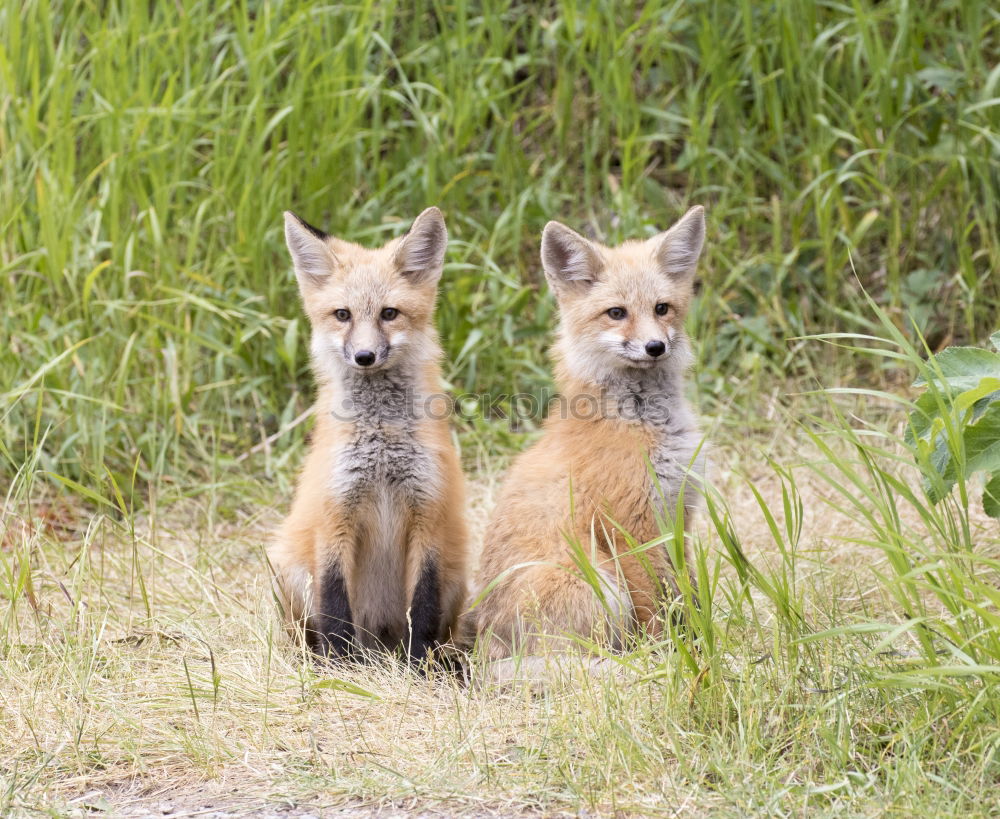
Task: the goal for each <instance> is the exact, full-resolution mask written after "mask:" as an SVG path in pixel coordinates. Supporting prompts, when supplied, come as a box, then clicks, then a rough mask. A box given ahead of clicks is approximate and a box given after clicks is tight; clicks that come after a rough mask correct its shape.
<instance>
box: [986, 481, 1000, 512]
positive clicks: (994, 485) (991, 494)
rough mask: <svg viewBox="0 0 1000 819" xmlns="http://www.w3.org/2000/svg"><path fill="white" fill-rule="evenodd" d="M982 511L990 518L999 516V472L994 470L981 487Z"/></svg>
mask: <svg viewBox="0 0 1000 819" xmlns="http://www.w3.org/2000/svg"><path fill="white" fill-rule="evenodd" d="M983 511H984V512H986V514H987V515H989V516H990V517H991V518H1000V472H994V473H993V477H992V478H990V479H989V480H988V481H987V482H986V486H985V487H984V488H983Z"/></svg>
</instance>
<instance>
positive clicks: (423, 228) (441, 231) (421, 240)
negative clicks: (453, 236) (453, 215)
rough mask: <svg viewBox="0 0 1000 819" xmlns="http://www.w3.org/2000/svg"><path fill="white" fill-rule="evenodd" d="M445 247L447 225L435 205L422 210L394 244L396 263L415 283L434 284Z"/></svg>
mask: <svg viewBox="0 0 1000 819" xmlns="http://www.w3.org/2000/svg"><path fill="white" fill-rule="evenodd" d="M447 249H448V228H446V227H445V226H444V216H442V215H441V211H439V210H438V209H437V208H427V210H425V211H424V212H423V213H421V214H420V215H419V216H418V217H417V218H416V220H415V221H414V222H413V225H412V226H411V227H410V230H409V232H408V233H407V234H406V235H405V236H404V237H403V238H402V239H401V240H400V242H399V247H397V248H396V266H397V268H398V269H399V272H400V274H401V275H402V276H404V277H405V278H407V279H409V280H410V281H411V282H413V283H414V284H437V281H438V279H440V278H441V271H442V270H443V269H444V252H445V250H447Z"/></svg>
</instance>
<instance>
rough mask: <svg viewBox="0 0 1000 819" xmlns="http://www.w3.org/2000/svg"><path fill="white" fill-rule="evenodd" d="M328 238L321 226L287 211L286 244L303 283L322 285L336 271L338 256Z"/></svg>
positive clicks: (308, 285) (301, 283)
mask: <svg viewBox="0 0 1000 819" xmlns="http://www.w3.org/2000/svg"><path fill="white" fill-rule="evenodd" d="M328 238H329V237H328V236H327V235H326V234H325V233H324V232H323V231H322V230H320V229H319V228H315V227H313V226H312V225H310V224H309V223H308V222H306V221H304V220H302V219H300V218H299V217H298V216H296V215H295V214H294V213H292V212H291V211H290V210H286V211H285V244H287V245H288V252H289V253H291V254H292V263H293V264H294V265H295V275H296V277H297V278H298V280H299V286H300V287H303V288H305V287H319V286H320V285H322V284H323V282H325V281H326V280H327V278H328V277H329V276H330V274H331V273H332V272H333V268H334V265H335V263H336V259H335V257H334V255H333V253H332V252H331V251H330V248H329V246H328V245H327V243H326V240H327V239H328Z"/></svg>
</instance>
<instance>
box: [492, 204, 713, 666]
mask: <svg viewBox="0 0 1000 819" xmlns="http://www.w3.org/2000/svg"><path fill="white" fill-rule="evenodd" d="M704 237H705V217H704V211H703V209H702V208H701V207H696V208H692V209H691V210H690V211H688V212H687V213H686V214H685V215H684V216H683V218H681V219H680V221H678V222H677V223H676V224H675V225H674V226H673V227H672V228H670V229H669V230H668V231H666V232H665V233H661V234H659V235H658V236H654V237H653V238H651V239H648V240H646V241H630V242H626V243H624V244H622V245H620V246H619V247H614V248H610V247H605V246H603V245H600V244H598V243H596V242H591V241H589V240H587V239H585V238H584V237H582V236H580V235H579V234H577V233H575V232H574V231H572V230H570V229H569V228H567V227H565V226H563V225H561V224H559V223H558V222H550V223H549V224H548V225H546V227H545V232H544V234H543V236H542V265H543V267H544V269H545V275H546V278H547V279H548V281H549V284H550V286H551V287H552V289H553V290H554V292H555V295H556V298H557V300H558V303H559V313H560V324H559V331H558V337H557V341H556V345H555V350H554V352H555V358H556V382H557V385H558V388H559V393H560V395H561V396H562V398H563V400H562V404H561V408H560V410H559V411H557V412H555V413H550V415H549V418H548V420H547V421H546V423H545V427H544V435H543V437H542V438H541V440H539V441H538V442H537V443H536V444H535V445H534V446H532V447H531V448H530V449H528V450H527V451H526V452H524V453H523V454H522V455H521V456H520V457H519V458H518V459H517V460H516V461H515V463H514V465H513V467H512V468H511V470H510V472H509V474H508V476H507V478H506V481H505V483H504V486H503V489H502V491H501V494H500V497H499V500H498V502H497V506H496V510H495V511H494V513H493V517H492V519H491V521H490V523H489V525H488V527H487V534H486V540H485V543H484V545H483V553H482V557H481V561H480V567H479V572H478V577H477V586H478V587H479V588H480V589H481V590H487V593H486V595H485V597H484V598H483V600H482V602H481V603H480V605H479V607H478V608H477V610H476V612H477V613H476V620H477V627H478V630H479V632H480V634H481V635H482V636H483V638H484V639H485V640H486V641H487V644H486V651H487V653H488V655H489V656H490V657H491V658H493V659H499V658H502V657H505V656H509V655H510V654H511V652H512V651H514V650H515V649H516V648H517V647H518V646H520V647H521V648H522V649H523V650H526V651H527V652H528V653H531V652H533V651H534V650H535V648H536V647H537V645H538V643H539V641H540V639H541V635H542V634H546V635H567V634H568V635H582V636H585V637H591V636H596V637H601V636H604V637H611V638H612V640H614V625H613V622H612V621H617V622H619V623H622V622H624V623H628V622H631V623H633V624H635V625H638V626H640V627H641V628H644V629H645V630H647V631H649V632H652V633H655V632H657V631H658V630H659V628H660V626H659V621H658V619H657V615H658V614H659V613H660V611H661V608H662V599H663V592H664V589H671V590H675V589H676V585H675V583H674V580H673V569H672V567H671V565H670V560H669V558H668V556H667V553H666V550H665V549H664V548H663V547H659V548H655V547H654V548H651V549H649V550H647V551H646V552H644V554H643V557H642V559H640V558H639V557H637V556H635V555H628V554H626V553H627V552H628V551H629V548H630V544H628V543H627V542H626V538H625V537H624V535H623V534H622V531H624V532H627V533H629V534H630V535H631V536H632V537H633V538H634V539H635V541H636V542H638V543H640V544H641V543H644V542H647V541H650V540H652V539H654V538H655V537H657V536H658V535H659V534H660V528H659V526H658V522H657V518H658V517H659V518H661V519H667V520H669V519H670V518H671V517H672V516H673V515H674V512H675V509H676V508H677V503H678V498H679V495H680V493H681V492H682V491H684V493H685V494H684V501H683V503H684V504H685V505H686V506H690V505H693V504H694V498H695V495H696V490H695V488H694V487H692V486H690V485H689V484H690V482H691V480H690V471H691V467H693V469H694V470H695V471H698V470H700V464H698V463H693V461H696V460H697V458H696V453H697V452H698V447H699V444H700V440H701V437H700V434H699V432H698V427H697V423H696V420H695V417H694V415H693V413H692V411H691V409H690V408H689V406H688V404H687V402H686V400H685V398H684V394H683V390H684V383H683V381H684V379H683V376H684V372H685V370H686V369H687V367H688V366H689V362H690V357H691V356H690V349H689V345H688V340H687V337H686V336H685V334H684V330H683V320H684V316H685V313H686V312H687V309H688V306H689V303H690V301H691V298H692V293H693V281H694V271H695V265H696V263H697V261H698V257H699V255H700V253H701V248H702V244H703V242H704ZM650 468H652V472H653V473H654V474H655V478H654V477H653V475H651V474H650ZM686 484H688V485H686ZM567 537H569V538H573V539H576V540H577V541H578V542H579V543H580V544H582V546H583V549H584V551H585V552H586V553H587V554H588V555H589V554H590V553H591V543H592V541H594V542H596V543H595V545H596V555H594V558H595V559H594V560H593V563H594V568H595V569H596V571H597V573H598V577H599V581H600V582H599V585H603V587H604V588H603V597H604V603H603V604H602V603H601V601H600V600H599V599H598V597H597V595H595V593H594V590H593V588H592V586H591V585H588V584H587V583H585V582H584V580H583V579H582V578H581V577H580V576H578V575H577V574H575V573H574V570H573V569H574V563H573V559H572V555H571V552H570V549H569V546H568V545H567ZM644 563H645V564H646V565H643V564H644ZM494 581H496V584H495V585H494V586H493V587H492V589H490V588H489V585H490V584H491V583H492V582H494ZM609 615H610V616H609ZM609 632H610V633H609Z"/></svg>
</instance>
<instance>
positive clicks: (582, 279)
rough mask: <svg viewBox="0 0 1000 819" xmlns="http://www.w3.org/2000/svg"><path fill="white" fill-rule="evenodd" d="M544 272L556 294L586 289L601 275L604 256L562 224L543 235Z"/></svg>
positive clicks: (551, 225) (547, 228)
mask: <svg viewBox="0 0 1000 819" xmlns="http://www.w3.org/2000/svg"><path fill="white" fill-rule="evenodd" d="M542 268H543V269H544V270H545V277H546V278H547V279H548V280H549V284H550V285H551V286H552V289H553V290H555V291H556V293H561V292H564V291H565V290H566V289H567V288H573V287H575V288H584V289H585V288H587V287H589V286H590V285H592V284H593V283H594V282H596V281H597V279H598V276H599V275H600V272H601V256H600V253H599V252H598V250H597V248H596V247H594V244H593V243H592V242H590V241H589V240H587V239H584V238H583V237H582V236H581V235H580V234H579V233H577V232H576V231H575V230H570V229H569V228H568V227H566V225H563V224H560V223H559V222H549V223H548V224H547V225H546V226H545V230H543V231H542Z"/></svg>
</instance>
